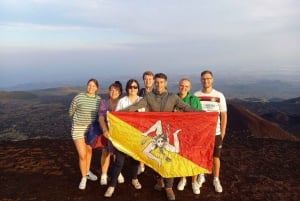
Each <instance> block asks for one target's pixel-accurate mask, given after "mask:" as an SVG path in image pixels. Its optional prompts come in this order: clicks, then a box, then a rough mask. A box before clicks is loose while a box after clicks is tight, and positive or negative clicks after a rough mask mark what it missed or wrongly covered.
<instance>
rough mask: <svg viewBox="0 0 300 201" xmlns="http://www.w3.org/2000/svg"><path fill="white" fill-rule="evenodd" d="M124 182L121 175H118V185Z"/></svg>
mask: <svg viewBox="0 0 300 201" xmlns="http://www.w3.org/2000/svg"><path fill="white" fill-rule="evenodd" d="M124 182H125V179H124V177H123V175H122V173H120V174H119V176H118V183H119V184H122V183H124Z"/></svg>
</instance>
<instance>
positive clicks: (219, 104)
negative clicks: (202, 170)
mask: <svg viewBox="0 0 300 201" xmlns="http://www.w3.org/2000/svg"><path fill="white" fill-rule="evenodd" d="M213 82H214V78H213V73H212V72H211V71H208V70H206V71H203V72H202V73H201V84H202V89H201V90H200V91H197V92H195V93H194V95H195V96H197V97H198V98H199V100H200V102H201V105H202V110H204V111H207V112H219V117H218V123H217V128H216V138H215V147H214V153H213V157H214V158H213V175H214V179H213V185H214V187H215V191H216V192H218V193H221V192H222V191H223V188H222V185H221V182H220V179H219V175H220V166H221V162H220V156H221V149H222V142H223V139H224V136H225V134H226V126H227V106H226V99H225V96H224V95H223V93H221V92H219V91H217V90H215V89H213ZM204 182H205V177H204V174H200V175H199V176H198V183H199V184H200V186H202V184H203V183H204Z"/></svg>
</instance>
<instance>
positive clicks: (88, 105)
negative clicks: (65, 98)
mask: <svg viewBox="0 0 300 201" xmlns="http://www.w3.org/2000/svg"><path fill="white" fill-rule="evenodd" d="M100 99H101V98H100V96H98V95H96V96H94V97H90V96H88V95H87V93H80V94H78V95H76V96H75V97H74V99H73V100H72V102H71V105H70V108H69V115H70V117H72V120H73V122H72V123H73V125H76V126H86V125H89V124H91V123H92V122H93V121H94V120H96V117H97V113H98V109H99V104H100Z"/></svg>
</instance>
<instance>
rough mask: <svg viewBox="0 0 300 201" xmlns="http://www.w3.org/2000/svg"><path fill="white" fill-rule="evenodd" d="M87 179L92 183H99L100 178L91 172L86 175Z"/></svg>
mask: <svg viewBox="0 0 300 201" xmlns="http://www.w3.org/2000/svg"><path fill="white" fill-rule="evenodd" d="M86 177H87V179H89V180H91V181H97V179H98V177H97V176H96V175H95V174H93V173H92V172H91V171H89V173H88V174H87V175H86Z"/></svg>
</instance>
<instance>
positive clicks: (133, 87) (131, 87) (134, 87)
mask: <svg viewBox="0 0 300 201" xmlns="http://www.w3.org/2000/svg"><path fill="white" fill-rule="evenodd" d="M137 88H138V87H137V86H129V87H128V89H137Z"/></svg>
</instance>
